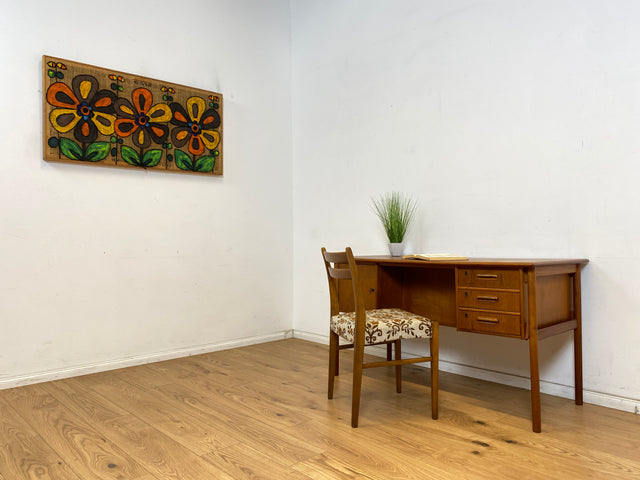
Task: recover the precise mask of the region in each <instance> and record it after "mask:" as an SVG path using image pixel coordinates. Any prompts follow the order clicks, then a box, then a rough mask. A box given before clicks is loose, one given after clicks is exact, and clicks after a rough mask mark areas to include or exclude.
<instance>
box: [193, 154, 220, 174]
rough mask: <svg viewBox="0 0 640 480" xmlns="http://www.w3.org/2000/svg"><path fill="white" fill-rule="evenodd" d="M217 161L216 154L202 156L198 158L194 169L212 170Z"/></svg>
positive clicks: (198, 170) (201, 170)
mask: <svg viewBox="0 0 640 480" xmlns="http://www.w3.org/2000/svg"><path fill="white" fill-rule="evenodd" d="M215 163H216V157H214V156H205V157H200V158H199V159H198V160H196V164H195V167H194V169H193V170H194V171H195V172H211V171H212V170H213V166H214V165H215Z"/></svg>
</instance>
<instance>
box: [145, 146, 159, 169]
mask: <svg viewBox="0 0 640 480" xmlns="http://www.w3.org/2000/svg"><path fill="white" fill-rule="evenodd" d="M161 158H162V150H148V151H147V152H145V154H144V155H143V156H142V163H141V165H140V166H141V167H144V168H151V167H155V166H156V165H158V163H160V159H161Z"/></svg>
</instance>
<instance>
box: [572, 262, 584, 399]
mask: <svg viewBox="0 0 640 480" xmlns="http://www.w3.org/2000/svg"><path fill="white" fill-rule="evenodd" d="M580 288H581V287H580V266H579V265H578V268H577V270H576V273H575V274H574V275H573V312H574V313H573V314H574V316H575V319H576V329H575V330H574V331H573V358H574V362H573V363H574V368H575V386H576V405H582V304H581V294H580Z"/></svg>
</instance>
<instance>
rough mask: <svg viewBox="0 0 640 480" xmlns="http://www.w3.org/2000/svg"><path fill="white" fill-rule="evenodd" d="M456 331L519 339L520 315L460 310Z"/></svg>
mask: <svg viewBox="0 0 640 480" xmlns="http://www.w3.org/2000/svg"><path fill="white" fill-rule="evenodd" d="M458 330H466V331H469V332H481V333H495V334H497V335H509V336H514V337H520V315H517V314H508V313H498V312H491V311H486V310H484V311H478V310H464V309H460V310H458Z"/></svg>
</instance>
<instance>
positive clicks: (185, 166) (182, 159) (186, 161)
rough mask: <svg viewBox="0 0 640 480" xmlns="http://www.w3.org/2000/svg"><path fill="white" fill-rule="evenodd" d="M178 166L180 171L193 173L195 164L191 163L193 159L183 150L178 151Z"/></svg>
mask: <svg viewBox="0 0 640 480" xmlns="http://www.w3.org/2000/svg"><path fill="white" fill-rule="evenodd" d="M176 166H177V167H178V168H179V169H180V170H191V171H193V162H192V161H191V157H190V156H189V155H187V154H186V153H184V152H183V151H182V150H176Z"/></svg>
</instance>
